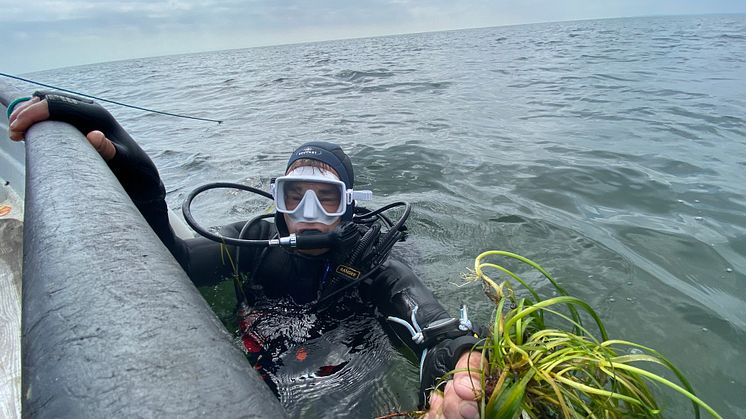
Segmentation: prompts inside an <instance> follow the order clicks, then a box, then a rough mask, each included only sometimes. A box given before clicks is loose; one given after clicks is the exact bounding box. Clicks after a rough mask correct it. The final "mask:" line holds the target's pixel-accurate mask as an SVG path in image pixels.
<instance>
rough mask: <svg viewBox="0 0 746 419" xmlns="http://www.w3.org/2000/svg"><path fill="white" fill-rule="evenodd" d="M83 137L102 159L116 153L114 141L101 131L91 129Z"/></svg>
mask: <svg viewBox="0 0 746 419" xmlns="http://www.w3.org/2000/svg"><path fill="white" fill-rule="evenodd" d="M85 137H86V138H87V139H88V142H89V143H91V145H92V146H93V148H94V149H96V151H97V152H98V154H100V155H101V157H103V159H104V160H106V161H109V160H111V159H113V158H114V155H115V154H117V149H116V148H115V147H114V143H112V142H111V140H109V139H108V138H106V136H105V135H104V133H103V132H101V131H91V132H89V133H88V135H86V136H85Z"/></svg>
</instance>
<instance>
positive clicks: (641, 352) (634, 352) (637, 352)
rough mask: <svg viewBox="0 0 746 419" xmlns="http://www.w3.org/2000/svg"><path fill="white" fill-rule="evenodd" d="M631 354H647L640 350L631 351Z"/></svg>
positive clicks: (633, 349)
mask: <svg viewBox="0 0 746 419" xmlns="http://www.w3.org/2000/svg"><path fill="white" fill-rule="evenodd" d="M629 353H631V354H632V355H640V354H644V353H645V352H643V351H642V349H640V348H632V349H630V350H629Z"/></svg>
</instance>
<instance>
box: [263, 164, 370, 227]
mask: <svg viewBox="0 0 746 419" xmlns="http://www.w3.org/2000/svg"><path fill="white" fill-rule="evenodd" d="M270 192H271V193H272V196H273V197H274V200H275V206H276V208H277V211H278V212H281V213H284V214H288V216H289V217H290V219H291V220H292V221H293V222H296V223H322V224H326V225H330V224H333V223H334V222H335V221H337V219H338V218H339V217H341V216H342V215H344V213H345V212H346V211H347V206H348V205H350V204H352V202H353V201H354V200H370V199H371V198H372V197H373V192H371V191H353V190H352V189H347V187H346V186H345V184H344V182H342V181H341V180H339V178H338V177H337V176H336V175H335V174H334V173H332V172H330V171H328V170H324V169H322V168H318V167H312V166H301V167H298V168H296V169H294V170H293V171H291V172H290V173H288V174H287V175H285V176H282V177H278V178H277V179H275V182H274V183H273V184H272V186H271V189H270Z"/></svg>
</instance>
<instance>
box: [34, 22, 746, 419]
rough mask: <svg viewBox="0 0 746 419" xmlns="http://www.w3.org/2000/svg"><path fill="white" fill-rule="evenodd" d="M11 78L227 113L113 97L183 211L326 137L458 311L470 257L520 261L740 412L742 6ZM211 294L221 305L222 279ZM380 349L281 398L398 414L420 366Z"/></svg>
mask: <svg viewBox="0 0 746 419" xmlns="http://www.w3.org/2000/svg"><path fill="white" fill-rule="evenodd" d="M27 76H30V77H32V78H34V79H37V80H39V81H42V82H45V83H51V84H58V85H60V86H64V87H66V88H70V89H75V90H79V91H82V92H86V93H89V94H94V95H98V96H102V97H106V98H109V99H113V100H118V101H123V102H128V103H132V104H135V105H140V106H146V107H151V108H155V109H160V110H166V111H170V112H178V113H185V114H190V115H195V116H201V117H206V118H214V119H220V120H224V121H225V122H224V123H223V124H221V125H217V124H212V123H205V122H197V121H190V120H184V119H175V118H171V117H165V116H161V115H156V114H150V113H143V112H140V111H135V110H131V109H127V108H121V107H117V106H113V105H111V106H108V108H109V109H110V110H111V112H112V113H113V114H114V115H115V116H117V118H118V119H119V120H120V122H121V123H122V125H123V126H124V127H125V128H126V129H128V131H129V132H130V133H131V134H132V135H133V136H134V137H135V138H136V139H137V140H138V141H139V142H140V143H141V144H142V145H143V147H144V148H145V150H146V151H147V152H148V153H149V154H150V155H151V156H152V157H153V159H154V161H155V163H156V164H157V165H158V167H159V168H160V170H161V174H162V176H163V180H164V182H165V184H166V187H167V190H168V203H169V205H170V206H171V207H172V208H174V209H175V210H177V211H179V208H180V206H181V203H182V201H183V199H184V197H185V195H186V194H187V193H188V192H189V191H190V190H192V189H193V188H194V187H196V186H198V185H201V184H203V183H206V182H212V181H233V182H242V183H246V184H250V185H254V186H261V187H266V186H267V185H268V182H269V179H270V177H273V176H279V175H281V174H282V172H283V169H284V168H285V161H286V159H287V157H288V155H289V154H290V152H291V151H292V150H293V149H294V148H295V147H296V146H298V145H300V144H301V143H303V142H305V141H308V140H316V139H324V140H331V141H335V142H338V143H340V144H341V145H342V146H343V147H344V148H345V149H346V150H347V151H348V152H349V154H350V155H351V156H352V159H353V162H354V163H355V170H356V178H357V183H358V187H361V188H370V189H373V190H374V191H375V200H374V201H373V204H372V206H379V205H383V204H386V203H390V202H393V201H399V200H406V201H409V202H411V203H412V204H413V205H414V213H413V215H412V217H411V218H410V221H409V227H410V231H411V236H410V239H409V240H408V242H407V244H406V246H407V252H405V253H406V254H407V255H409V256H408V259H409V262H410V263H411V264H412V265H413V266H414V268H415V269H416V270H417V272H419V273H420V275H421V277H422V279H423V280H424V281H425V282H426V283H427V285H428V286H430V287H431V288H432V289H433V290H434V291H435V293H436V294H437V295H438V296H439V297H440V299H441V301H442V302H443V303H444V304H445V305H446V306H447V307H448V308H449V310H450V311H451V312H452V313H454V314H456V313H457V307H458V306H459V305H460V303H461V302H465V303H467V304H468V305H469V307H470V311H471V313H472V314H473V315H474V316H475V317H476V318H477V319H480V320H482V321H484V320H487V319H488V318H489V316H490V312H491V309H490V303H489V301H488V300H487V299H486V298H485V297H484V295H483V294H482V292H481V288H480V287H479V286H478V285H476V284H471V285H464V282H463V280H462V279H461V274H462V273H464V272H466V271H467V269H468V268H469V267H470V266H472V265H473V258H474V257H475V256H476V255H477V254H479V253H480V252H482V251H485V250H491V249H500V250H509V251H512V252H516V253H519V254H522V255H524V256H526V257H529V258H531V259H533V260H535V261H537V262H539V263H540V264H542V265H543V266H544V267H545V268H546V269H547V270H549V271H550V272H551V273H552V274H553V275H554V276H555V277H556V278H557V279H558V280H559V281H560V282H561V283H562V285H563V286H565V287H566V288H567V289H568V290H569V291H570V293H572V294H574V295H576V296H578V297H581V298H583V299H585V300H587V301H588V302H590V304H591V305H592V306H593V307H594V308H595V309H597V310H598V312H599V313H600V314H601V315H602V318H603V320H604V321H605V323H606V326H607V328H608V330H609V334H610V335H611V336H612V337H615V338H623V339H626V340H631V341H634V342H638V343H641V344H644V345H646V346H649V347H653V348H656V349H658V350H659V351H660V352H662V353H663V354H664V355H665V356H667V357H668V358H669V359H670V360H672V361H673V362H674V363H675V364H677V365H678V366H679V367H680V368H681V369H682V370H683V371H684V373H685V374H686V376H687V377H688V378H689V380H690V381H691V383H692V385H693V386H694V388H695V390H696V391H697V393H698V394H699V395H700V396H701V397H702V399H704V400H705V401H706V402H708V403H710V404H711V405H712V406H714V407H715V409H716V410H717V411H718V412H719V413H720V414H721V415H722V416H723V417H726V418H736V417H746V397H744V396H745V395H746V362H744V359H746V182H744V178H745V176H744V172H745V171H746V87H744V86H746V16H744V15H729V16H687V17H650V18H631V19H611V20H593V21H578V22H562V23H546V24H535V25H521V26H510V27H496V28H484V29H473V30H460V31H450V32H437V33H423V34H413V35H400V36H389V37H379V38H369V39H355V40H342V41H330V42H321V43H309V44H298V45H287V46H276V47H266V48H252V49H243V50H230V51H219V52H209V53H200V54H190V55H179V56H168V57H158V58H148V59H139V60H131V61H121V62H113V63H104V64H96V65H89V66H83V67H75V68H65V69H58V70H52V71H46V72H40V73H35V74H30V75H27ZM29 89H32V88H31V87H29ZM265 208H266V202H264V201H261V200H260V199H258V198H255V197H252V196H249V195H247V194H245V193H238V192H236V193H231V192H225V191H216V192H212V193H210V194H207V195H206V196H205V197H204V198H200V199H199V200H198V201H197V202H195V214H196V216H197V218H198V219H199V220H200V221H201V222H202V223H203V224H206V225H219V224H224V223H227V222H230V221H235V220H241V219H247V218H248V217H250V216H252V215H254V214H256V213H258V212H259V211H262V210H264V209H265ZM521 272H522V273H523V271H521ZM526 275H527V277H528V278H529V279H530V280H531V281H532V283H533V284H534V285H535V286H537V287H538V289H539V290H540V292H542V291H543V292H545V296H548V295H551V294H550V289H549V287H547V286H546V285H544V284H543V283H542V282H541V281H540V278H539V277H538V276H535V275H532V274H528V273H526ZM203 291H204V290H203ZM205 294H206V295H207V296H208V298H209V299H211V303H212V304H213V305H215V307H216V310H217V311H219V312H220V311H221V310H223V311H225V310H227V309H226V308H225V307H226V306H227V305H229V304H228V303H224V302H221V298H222V297H220V295H222V294H223V293H221V292H220V290H215V292H211V291H210V290H207V291H205ZM211 295H212V296H213V297H210V296H211ZM223 314H224V313H223ZM371 333H372V335H373V336H377V337H379V338H380V337H381V336H383V335H382V334H381V332H380V331H374V332H371ZM375 341H376V342H379V343H377V345H378V346H385V348H383V349H380V348H379V349H380V351H379V353H380V354H379V355H371V356H374V357H375V358H374V359H369V360H368V361H365V362H363V365H362V366H360V365H359V366H358V367H361V368H358V369H357V370H350V369H348V370H346V371H347V372H346V374H348V375H349V376H344V377H341V378H339V379H338V380H337V382H336V384H338V386H337V387H335V385H336V384H335V382H331V383H329V382H327V381H328V380H327V381H323V380H319V381H318V382H315V384H313V385H311V384H309V383H308V382H306V384H302V383H299V382H297V381H293V380H292V379H289V382H290V384H288V390H287V391H286V392H285V396H283V398H282V401H283V403H285V404H286V405H288V408H289V409H290V411H291V413H293V414H305V415H308V416H318V417H330V416H345V415H349V416H350V417H366V416H373V415H377V414H385V413H387V412H390V411H392V410H395V409H412V408H414V407H415V404H416V395H415V391H416V389H417V367H416V366H415V365H414V364H412V362H411V361H409V360H408V359H407V358H405V357H404V356H402V355H400V354H399V353H398V352H396V351H395V350H394V349H393V345H391V344H389V343H385V344H383V343H380V342H381V341H383V342H387V340H386V339H378V338H377V339H375ZM381 354H382V355H381ZM384 361H385V362H384ZM362 367H367V370H365V368H362ZM359 370H362V372H359ZM351 377H352V378H351ZM361 377H363V379H362V380H361V379H360V378H361ZM291 378H292V377H291ZM350 380H352V382H362V384H360V386H361V387H360V388H358V389H350V388H349V384H344V383H348V382H350ZM355 380H357V381H355ZM332 381H333V380H332ZM325 383H326V384H328V385H327V386H325V385H324V384H325ZM330 389H331V390H330ZM659 393H660V397H661V400H662V403H663V405H664V407H665V410H664V415H665V416H666V417H670V418H682V417H691V416H692V413H691V405H690V404H689V402H687V401H686V400H685V399H684V398H682V397H680V396H677V395H674V394H673V393H671V392H669V391H666V390H663V389H661V390H660V391H659Z"/></svg>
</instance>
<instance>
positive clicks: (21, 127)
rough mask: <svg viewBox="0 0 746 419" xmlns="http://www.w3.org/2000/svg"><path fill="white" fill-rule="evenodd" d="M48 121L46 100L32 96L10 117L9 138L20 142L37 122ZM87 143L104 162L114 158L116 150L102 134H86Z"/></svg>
mask: <svg viewBox="0 0 746 419" xmlns="http://www.w3.org/2000/svg"><path fill="white" fill-rule="evenodd" d="M47 119H49V103H48V102H47V100H46V99H44V100H41V99H39V97H37V96H34V97H33V98H32V99H31V100H28V101H26V102H22V103H19V104H18V105H16V108H15V109H14V110H13V113H12V114H11V115H10V120H9V122H10V127H9V128H10V132H9V133H8V134H9V135H8V136H9V137H10V139H11V140H13V141H22V140H23V139H24V138H25V136H26V131H28V129H29V128H31V126H32V125H34V124H35V123H37V122H41V121H46V120H47ZM86 138H87V139H88V142H89V143H91V145H92V146H93V148H94V149H95V150H96V151H97V152H98V154H100V155H101V157H103V159H104V160H106V161H109V160H111V159H113V158H114V156H115V155H116V153H117V149H116V148H115V147H114V144H113V143H112V142H111V141H110V140H109V139H108V138H106V136H105V135H104V133H103V132H101V131H98V130H94V131H91V132H89V133H87V134H86Z"/></svg>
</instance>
